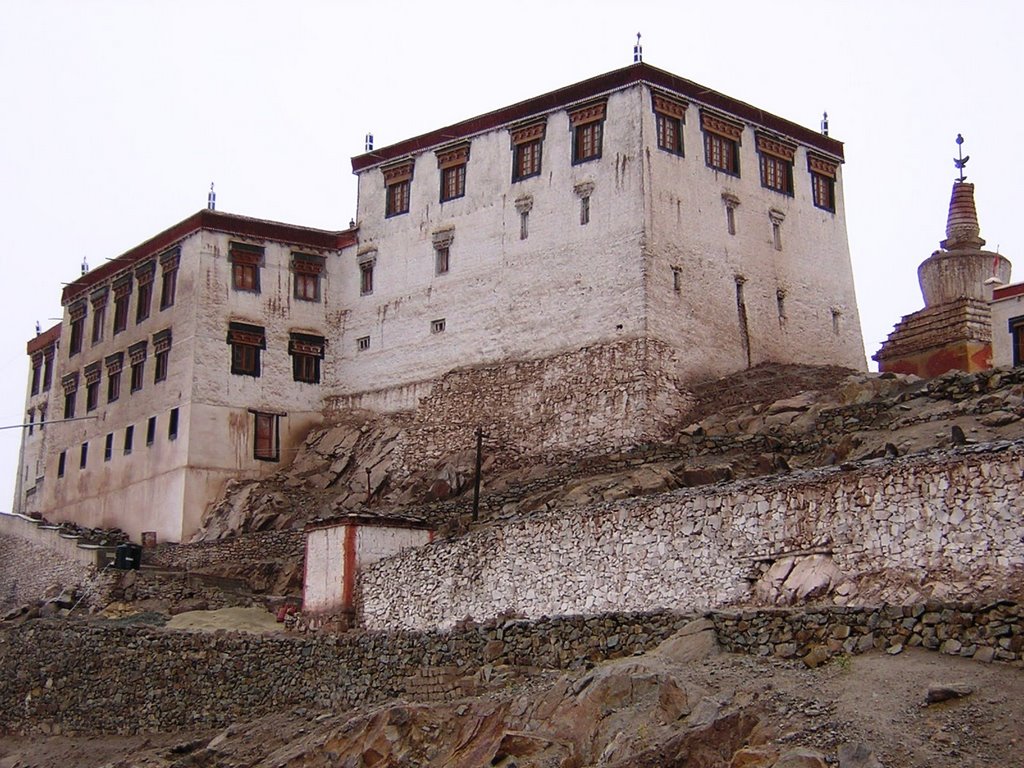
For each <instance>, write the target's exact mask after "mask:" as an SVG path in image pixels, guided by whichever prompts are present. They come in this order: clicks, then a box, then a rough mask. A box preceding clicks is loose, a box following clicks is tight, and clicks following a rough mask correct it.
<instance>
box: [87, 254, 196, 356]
mask: <svg viewBox="0 0 1024 768" xmlns="http://www.w3.org/2000/svg"><path fill="white" fill-rule="evenodd" d="M179 258H180V251H179V250H178V249H177V248H175V249H173V250H171V251H168V252H167V253H165V254H163V255H162V256H160V257H159V262H160V267H161V283H160V310H161V311H163V310H165V309H168V308H170V307H172V306H174V299H175V294H176V292H177V282H178V261H179ZM156 264H157V262H156V261H155V260H150V261H147V262H146V263H144V264H142V265H140V266H138V267H136V268H135V269H134V270H130V271H128V272H125V273H123V274H121V275H119V276H118V277H115V278H114V279H113V280H112V281H111V282H110V284H109V285H103V286H100V287H99V288H96V289H94V290H93V291H92V293H91V294H90V296H89V298H88V299H86V298H82V299H79V300H78V301H76V302H74V303H73V304H71V306H70V307H68V314H69V315H70V318H71V337H70V339H69V341H68V356H69V357H73V356H74V355H77V354H78V353H79V352H81V351H82V341H83V339H84V337H85V321H86V317H87V315H88V312H89V305H90V304H91V305H92V332H91V339H92V344H93V345H94V346H95V345H96V344H99V343H101V342H102V341H103V337H104V333H105V332H106V323H107V305H108V303H109V299H110V295H111V293H112V294H113V296H114V319H113V333H114V335H115V336H116V335H117V334H119V333H121V332H123V331H125V330H127V328H128V317H129V315H130V304H131V298H132V291H133V289H134V288H136V287H137V289H138V290H137V291H136V300H135V324H136V325H139V324H141V323H143V322H145V321H146V320H148V319H149V316H150V311H151V308H152V304H153V281H154V279H155V275H156ZM133 277H134V280H133Z"/></svg>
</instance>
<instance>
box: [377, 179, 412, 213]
mask: <svg viewBox="0 0 1024 768" xmlns="http://www.w3.org/2000/svg"><path fill="white" fill-rule="evenodd" d="M411 186H412V185H411V184H410V182H409V181H396V182H395V183H394V184H388V186H387V205H386V209H385V211H384V215H385V216H398V215H399V214H402V213H408V212H409V192H410V187H411Z"/></svg>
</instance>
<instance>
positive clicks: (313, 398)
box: [15, 63, 865, 541]
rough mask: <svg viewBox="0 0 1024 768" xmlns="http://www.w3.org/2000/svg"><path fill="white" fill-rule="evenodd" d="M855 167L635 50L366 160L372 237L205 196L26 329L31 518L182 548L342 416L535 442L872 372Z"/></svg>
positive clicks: (586, 436) (634, 435) (671, 418)
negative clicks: (850, 188)
mask: <svg viewBox="0 0 1024 768" xmlns="http://www.w3.org/2000/svg"><path fill="white" fill-rule="evenodd" d="M842 162H843V147H842V144H841V143H840V142H838V141H836V140H835V139H832V138H830V137H829V136H827V135H824V134H822V133H818V132H817V131H813V130H809V129H807V128H804V127H801V126H798V125H796V124H794V123H790V122H788V121H786V120H783V119H781V118H779V117H775V116H773V115H770V114H768V113H766V112H764V111H762V110H760V109H758V108H756V107H753V106H751V105H749V104H746V103H743V102H740V101H737V100H734V99H731V98H729V97H727V96H724V95H722V94H719V93H716V92H714V91H712V90H709V89H707V88H705V87H704V86H701V85H698V84H696V83H693V82H691V81H689V80H685V79H683V78H680V77H677V76H675V75H672V74H669V73H668V72H664V71H662V70H659V69H656V68H654V67H651V66H649V65H648V64H645V63H636V64H633V65H632V66H629V67H625V68H623V69H619V70H616V71H613V72H609V73H607V74H604V75H601V76H599V77H595V78H592V79H590V80H586V81H584V82H581V83H577V84H575V85H571V86H569V87H567V88H563V89H561V90H558V91H554V92H551V93H547V94H544V95H542V96H538V97H536V98H533V99H529V100H527V101H524V102H521V103H519V104H515V105H512V106H509V107H505V108H503V109H499V110H497V111H494V112H490V113H488V114H485V115H480V116H478V117H475V118H472V119H470V120H466V121H464V122H461V123H456V124H454V125H451V126H447V127H444V128H440V129H438V130H436V131H433V132H431V133H428V134H424V135H422V136H417V137H414V138H411V139H408V140H405V141H402V142H399V143H397V144H394V145H391V146H388V147H383V148H379V149H375V150H371V151H369V152H367V153H366V154H363V155H360V156H358V157H355V158H353V160H352V166H353V170H354V172H355V174H356V176H357V178H358V192H359V196H358V211H357V223H356V226H355V227H354V228H351V229H348V230H344V231H339V232H328V231H323V230H314V229H308V228H304V227H298V226H292V225H288V224H279V223H274V222H267V221H261V220H256V219H250V218H245V217H240V216H233V215H228V214H224V213H220V212H217V211H212V210H207V211H201V212H199V213H197V214H195V215H194V216H192V217H190V218H188V219H186V220H185V221H183V222H181V223H179V224H177V225H175V226H174V227H172V228H171V229H168V230H167V231H165V232H163V233H161V234H159V235H157V236H155V237H154V238H152V239H151V240H149V241H147V242H146V243H143V244H141V245H139V246H138V247H136V248H134V249H132V250H131V251H129V252H128V253H126V254H124V255H122V256H120V257H118V258H117V259H114V260H112V261H111V262H109V263H107V264H104V265H103V266H102V267H100V268H98V269H96V270H93V271H92V272H88V273H86V274H84V275H83V276H82V277H81V278H79V279H78V280H76V281H75V282H73V283H71V284H70V285H69V286H68V287H67V288H66V289H65V291H64V295H63V304H64V308H65V313H64V319H63V322H62V323H61V325H60V326H59V327H56V328H54V329H51V330H50V331H47V332H45V333H44V334H41V335H39V336H37V338H36V339H33V340H32V341H31V342H29V345H28V353H29V356H30V358H31V360H32V375H31V378H30V382H29V395H28V398H27V411H28V422H29V423H30V424H32V423H34V422H39V421H45V422H47V423H46V424H45V426H43V427H34V428H29V429H26V430H25V433H26V436H25V442H24V448H23V451H22V463H21V467H20V469H19V476H18V479H19V482H18V487H17V497H16V499H15V510H16V511H21V512H38V513H41V514H42V515H44V516H45V517H47V518H48V519H50V520H52V521H55V522H59V521H61V520H73V521H75V522H78V523H81V524H84V525H90V526H105V527H110V526H118V527H120V528H123V529H124V530H126V531H128V532H129V533H130V534H131V535H132V537H133V538H138V536H139V535H140V534H141V532H143V531H155V532H157V534H158V536H159V537H160V538H161V539H162V540H171V541H177V540H181V539H184V538H187V537H188V536H189V535H190V534H191V533H192V532H194V530H195V529H196V527H197V525H198V522H199V520H200V518H201V516H202V514H203V512H204V511H205V510H206V508H207V507H208V506H209V505H210V504H211V503H213V502H214V501H215V500H216V499H217V498H218V496H219V494H220V493H221V491H222V489H223V486H224V483H225V482H226V481H227V480H228V479H230V478H245V477H259V476H261V475H264V474H268V473H270V472H273V471H276V470H277V469H278V468H279V467H280V464H281V462H285V461H287V460H288V459H289V457H290V456H291V454H292V452H293V450H294V449H295V447H296V446H297V445H298V444H299V442H301V440H302V438H303V437H304V435H305V434H306V432H307V431H308V430H309V428H311V427H312V426H313V425H315V424H318V423H320V422H321V421H322V420H323V419H324V418H325V413H326V414H329V413H330V412H331V411H341V410H344V409H347V408H352V407H359V408H366V409H370V410H376V411H379V412H394V411H411V412H414V413H415V414H417V418H418V419H419V423H420V424H421V426H423V429H422V430H421V431H420V433H418V434H419V437H418V438H417V437H414V438H411V442H410V444H409V445H408V446H407V459H409V460H412V461H415V460H416V458H417V457H418V456H422V457H423V458H424V459H426V458H428V457H432V456H436V455H437V454H438V453H439V452H440V451H443V450H444V448H445V446H446V445H448V446H449V447H450V443H451V439H452V433H451V432H446V429H447V428H448V422H450V421H451V419H450V418H449V416H450V415H451V414H452V413H461V414H463V415H466V414H470V415H472V416H474V417H475V418H477V419H478V420H480V421H482V422H486V423H487V425H488V430H489V433H490V434H492V435H496V436H497V437H498V439H499V440H500V441H501V442H502V443H503V445H505V446H506V447H507V448H508V450H509V451H510V452H511V453H512V454H527V453H530V454H532V455H534V456H536V455H540V454H542V453H543V452H544V451H574V450H575V451H586V450H593V449H594V448H595V447H599V446H600V445H602V441H615V443H616V447H618V448H621V447H623V446H625V445H628V444H639V443H642V442H644V441H646V440H652V439H657V438H659V437H664V436H666V435H667V434H668V430H670V429H671V428H672V426H673V425H674V424H675V419H676V417H678V416H680V415H681V414H683V413H685V410H686V407H687V405H688V403H689V402H692V401H691V400H689V399H688V398H689V395H688V387H689V386H690V385H692V384H693V383H696V382H698V381H701V380H705V379H710V378H714V377H718V376H721V375H724V374H728V373H732V372H735V371H739V370H742V369H744V368H747V367H750V366H753V365H757V364H758V363H761V362H766V361H773V362H783V363H790V362H791V363H811V364H829V365H841V366H846V367H849V368H854V369H864V367H865V364H864V354H863V344H862V340H861V331H860V321H859V318H858V314H857V303H856V298H855V295H854V286H853V276H852V271H851V267H850V255H849V249H848V245H847V236H846V223H845V218H844V213H843V188H842ZM83 416H84V417H88V418H85V419H81V420H79V419H80V417H83ZM72 419H75V420H72ZM54 421H57V422H58V423H53V422H54ZM417 440H419V442H417Z"/></svg>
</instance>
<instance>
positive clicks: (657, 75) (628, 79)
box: [352, 62, 843, 173]
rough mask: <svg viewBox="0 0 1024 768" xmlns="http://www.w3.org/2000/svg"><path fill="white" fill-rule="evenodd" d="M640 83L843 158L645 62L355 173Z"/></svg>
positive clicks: (425, 141) (466, 123) (442, 131)
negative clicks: (653, 86) (680, 96)
mask: <svg viewBox="0 0 1024 768" xmlns="http://www.w3.org/2000/svg"><path fill="white" fill-rule="evenodd" d="M635 83H649V84H651V85H655V86H657V87H659V88H662V89H665V90H668V91H671V92H673V93H676V94H680V95H682V96H684V97H686V98H688V99H692V100H693V101H695V102H698V103H699V104H701V105H704V106H708V107H712V108H714V109H718V110H721V111H722V112H725V113H727V114H730V115H734V116H736V117H740V118H742V119H744V120H746V121H747V122H749V123H752V124H754V125H757V126H760V127H762V128H767V129H769V130H771V131H775V132H776V133H780V134H782V135H784V136H788V137H789V138H792V139H796V140H797V141H799V142H800V143H802V144H805V145H807V146H809V147H813V148H814V149H817V150H819V151H821V152H825V153H827V154H829V155H832V156H833V157H836V158H839V159H840V160H841V159H843V143H842V142H841V141H836V140H835V139H832V138H829V137H828V136H824V135H822V134H820V133H818V132H817V131H813V130H811V129H810V128H805V127H804V126H802V125H797V124H796V123H791V122H790V121H789V120H785V119H783V118H781V117H777V116H776V115H773V114H771V113H770V112H765V111H764V110H762V109H758V108H757V107H754V106H751V105H750V104H747V103H746V102H743V101H738V100H736V99H733V98H730V97H729V96H726V95H724V94H721V93H718V92H717V91H713V90H711V89H710V88H706V87H705V86H703V85H700V84H699V83H695V82H693V81H692V80H687V79H685V78H682V77H678V76H676V75H673V74H672V73H671V72H666V71H665V70H663V69H658V68H657V67H652V66H651V65H650V64H645V63H643V62H640V63H639V64H631V65H630V66H628V67H623V68H622V69H616V70H614V71H612V72H607V73H605V74H603V75H598V76H597V77H592V78H590V79H589V80H584V81H583V82H580V83H576V84H574V85H570V86H567V87H565V88H560V89H558V90H557V91H551V92H550V93H545V94H543V95H541V96H535V97H534V98H532V99H527V100H526V101H521V102H519V103H518V104H513V105H511V106H508V107H503V108H501V109H498V110H495V111H494V112H488V113H486V114H484V115H479V116H478V117H473V118H470V119H469V120H463V121H462V122H461V123H455V124H454V125H449V126H447V127H445V128H439V129H437V130H436V131H431V132H430V133H424V134H422V135H420V136H415V137H413V138H411V139H406V140H405V141H400V142H398V143H397V144H392V145H390V146H387V147H382V148H380V149H375V150H374V151H372V152H367V153H366V154H364V155H358V156H356V157H353V158H352V172H353V173H359V171H362V170H364V169H366V168H371V167H373V166H375V165H378V164H380V163H386V162H388V161H389V160H394V159H396V158H400V157H404V156H405V155H413V154H417V153H419V152H423V151H424V150H427V149H430V148H431V147H436V146H439V145H441V144H447V143H449V142H452V141H456V140H458V139H464V138H468V137H470V136H475V135H477V134H480V133H485V132H487V131H490V130H493V129H495V128H500V127H501V126H503V125H508V124H510V123H516V122H519V121H521V120H524V119H526V118H528V117H531V116H533V115H538V114H542V113H547V112H554V111H556V110H558V109H561V108H564V107H566V106H568V105H570V104H575V103H576V102H579V101H581V100H583V99H587V98H590V97H593V96H597V95H600V94H602V93H608V92H610V91H615V90H618V89H620V88H624V87H626V86H629V85H633V84H635Z"/></svg>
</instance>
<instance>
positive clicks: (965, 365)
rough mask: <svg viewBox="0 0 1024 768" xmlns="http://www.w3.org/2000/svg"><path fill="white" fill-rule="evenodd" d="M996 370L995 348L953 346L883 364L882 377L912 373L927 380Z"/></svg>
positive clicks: (880, 364) (973, 343)
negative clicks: (888, 374) (994, 366)
mask: <svg viewBox="0 0 1024 768" xmlns="http://www.w3.org/2000/svg"><path fill="white" fill-rule="evenodd" d="M991 367H992V345H991V344H982V343H979V342H964V343H960V344H950V345H948V346H945V347H941V348H939V349H936V350H930V351H928V352H923V353H921V354H918V355H910V356H908V357H901V358H897V359H894V360H887V361H884V362H882V363H879V366H878V369H879V370H880V371H881V372H882V373H912V374H914V375H915V376H921V377H922V378H925V379H931V378H935V377H936V376H941V375H942V374H944V373H946V372H948V371H966V372H968V373H973V372H975V371H985V370H988V369H989V368H991Z"/></svg>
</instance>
